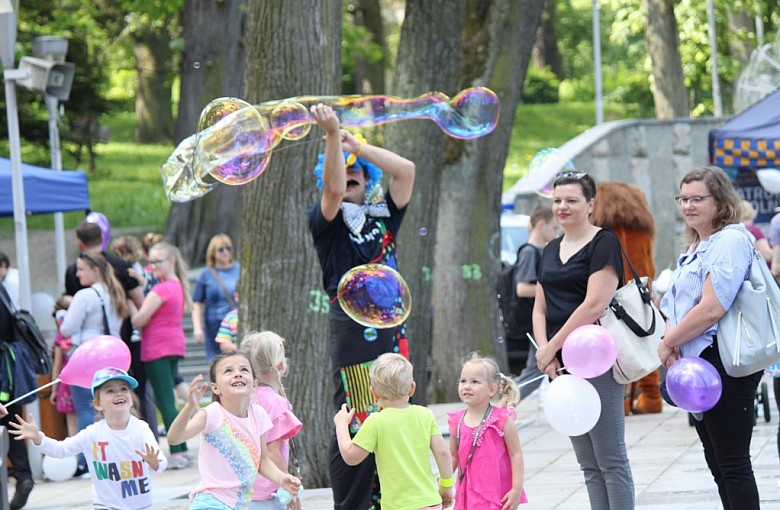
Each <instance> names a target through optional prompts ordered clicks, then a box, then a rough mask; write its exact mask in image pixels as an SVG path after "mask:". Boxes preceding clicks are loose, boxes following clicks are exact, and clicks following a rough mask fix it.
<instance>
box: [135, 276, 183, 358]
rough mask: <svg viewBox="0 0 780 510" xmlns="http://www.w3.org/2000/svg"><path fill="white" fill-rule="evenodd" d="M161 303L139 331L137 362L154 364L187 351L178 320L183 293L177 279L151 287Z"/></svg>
mask: <svg viewBox="0 0 780 510" xmlns="http://www.w3.org/2000/svg"><path fill="white" fill-rule="evenodd" d="M151 292H154V293H155V294H157V295H158V296H160V299H162V304H161V305H160V308H158V309H157V311H156V312H154V314H153V315H152V317H151V319H149V323H148V324H147V325H146V326H144V327H143V329H142V330H141V361H154V360H157V359H160V358H164V357H166V356H181V357H184V355H185V354H186V352H187V343H186V340H185V338H184V329H182V326H181V318H182V315H183V314H184V291H183V290H182V287H181V282H180V281H179V280H165V281H163V282H160V283H158V284H157V285H155V286H154V287H152V290H151Z"/></svg>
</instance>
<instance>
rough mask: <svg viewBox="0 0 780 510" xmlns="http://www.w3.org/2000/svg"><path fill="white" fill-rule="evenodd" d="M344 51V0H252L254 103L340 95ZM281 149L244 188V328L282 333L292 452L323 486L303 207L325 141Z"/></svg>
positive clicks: (325, 400)
mask: <svg viewBox="0 0 780 510" xmlns="http://www.w3.org/2000/svg"><path fill="white" fill-rule="evenodd" d="M301 13H306V15H305V16H302V15H301ZM271 34H284V37H279V36H274V37H271V36H270V35H271ZM340 48H341V3H340V2H330V1H328V0H298V1H296V2H286V1H282V0H276V1H271V0H251V1H250V2H249V31H248V34H247V38H246V52H247V64H248V65H247V73H246V83H245V84H246V90H247V91H248V94H247V95H248V97H247V100H248V101H250V102H251V103H252V104H257V103H259V102H262V101H268V100H272V99H283V98H287V97H291V96H296V95H305V94H309V93H311V92H312V91H317V92H320V93H322V94H325V95H335V94H337V93H338V87H339V83H340V76H341V56H340V51H341V49H340ZM315 131H316V132H313V133H312V134H311V135H309V137H310V138H309V140H310V141H312V142H318V141H319V139H320V137H321V135H322V131H321V130H318V129H317V128H316V127H315ZM284 143H288V142H284ZM287 147H290V148H287V149H286V150H280V148H277V149H275V151H274V153H273V155H272V157H271V160H270V163H269V165H268V168H267V169H266V170H265V172H264V173H263V175H262V176H261V177H260V178H259V179H257V180H255V181H253V182H251V183H249V184H247V185H245V186H243V187H242V188H243V192H244V194H245V196H244V201H243V206H242V218H243V224H242V239H243V240H244V241H243V244H242V248H241V250H240V252H239V260H240V261H241V267H242V274H241V304H240V314H241V321H242V325H241V329H242V330H243V331H249V330H261V329H269V330H273V331H276V332H277V333H279V334H280V335H282V336H283V337H284V338H286V339H287V343H286V345H285V346H286V350H287V356H288V357H289V358H290V375H289V376H288V378H287V380H286V383H285V384H286V385H287V387H288V396H289V397H290V398H291V401H292V403H293V406H294V408H295V413H296V415H298V417H299V418H300V419H301V421H302V422H303V423H304V424H305V426H304V428H303V431H302V432H301V434H300V436H299V438H300V439H299V440H298V444H299V447H298V449H297V450H298V453H299V455H300V456H301V464H302V468H303V473H305V474H306V476H305V479H304V484H305V485H306V486H307V487H321V486H324V485H326V484H327V481H328V469H327V467H328V442H329V439H330V437H331V435H332V433H333V409H332V404H331V402H332V400H331V395H332V391H333V388H332V384H333V383H332V381H331V379H330V360H329V349H328V345H329V341H328V321H327V317H328V315H327V306H321V305H322V302H321V299H320V296H321V295H322V293H321V290H320V289H321V288H322V275H321V273H320V270H319V265H318V263H317V258H316V254H315V251H314V246H313V243H312V239H311V235H310V234H309V230H308V222H307V213H306V211H307V208H308V207H309V206H311V205H313V204H315V203H316V202H317V200H318V199H319V193H318V191H317V188H316V186H315V182H314V181H315V179H314V177H313V176H312V173H311V170H312V168H313V167H314V165H315V164H316V160H317V154H318V152H319V150H318V149H320V148H321V144H319V143H314V144H312V143H299V144H297V146H295V145H287Z"/></svg>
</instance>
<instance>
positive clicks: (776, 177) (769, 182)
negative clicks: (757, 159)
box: [756, 168, 780, 193]
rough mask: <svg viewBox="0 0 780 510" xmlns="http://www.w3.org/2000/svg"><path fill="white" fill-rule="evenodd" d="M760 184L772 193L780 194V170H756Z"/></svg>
mask: <svg viewBox="0 0 780 510" xmlns="http://www.w3.org/2000/svg"><path fill="white" fill-rule="evenodd" d="M756 176H757V177H758V182H759V183H761V186H763V187H764V189H765V190H767V191H768V192H770V193H780V170H778V169H777V168H762V169H761V170H756Z"/></svg>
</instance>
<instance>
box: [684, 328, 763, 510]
mask: <svg viewBox="0 0 780 510" xmlns="http://www.w3.org/2000/svg"><path fill="white" fill-rule="evenodd" d="M701 357H702V358H703V359H705V360H707V361H709V362H710V363H712V364H713V366H714V367H715V368H716V369H717V370H718V373H719V374H720V377H721V379H722V381H723V394H722V395H721V397H720V400H719V401H718V403H717V404H715V407H713V408H712V409H710V410H709V411H707V412H705V413H704V416H703V418H702V420H701V421H696V422H695V423H694V426H695V427H696V432H697V433H698V434H699V439H701V442H702V445H703V446H704V458H705V459H706V461H707V466H708V467H709V468H710V472H711V473H712V477H713V478H714V479H715V483H716V484H717V486H718V493H719V494H720V500H721V503H722V504H723V508H724V510H758V509H759V508H760V505H759V497H758V487H757V486H756V479H755V476H754V475H753V466H752V464H751V462H750V441H751V439H752V437H753V417H754V412H755V411H754V405H755V399H756V389H757V388H758V383H759V381H760V380H761V376H762V374H763V373H764V372H763V370H762V371H760V372H756V373H755V374H751V375H748V376H745V377H731V376H729V375H728V374H726V371H725V369H724V368H723V363H722V362H721V361H720V355H719V354H718V347H717V343H715V344H713V345H712V346H710V347H707V348H706V349H704V351H702V353H701Z"/></svg>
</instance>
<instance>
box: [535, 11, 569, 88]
mask: <svg viewBox="0 0 780 510" xmlns="http://www.w3.org/2000/svg"><path fill="white" fill-rule="evenodd" d="M557 5H558V2H556V1H555V0H546V1H545V3H544V11H543V12H542V21H541V23H540V24H539V28H538V29H537V30H536V43H535V44H534V49H533V57H534V65H535V66H536V68H537V69H543V68H545V67H549V68H550V71H552V72H553V73H554V74H555V76H557V77H558V79H559V80H562V79H563V78H564V75H563V59H562V58H561V52H560V51H559V50H558V37H557V36H556V34H555V9H556V7H557Z"/></svg>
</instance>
